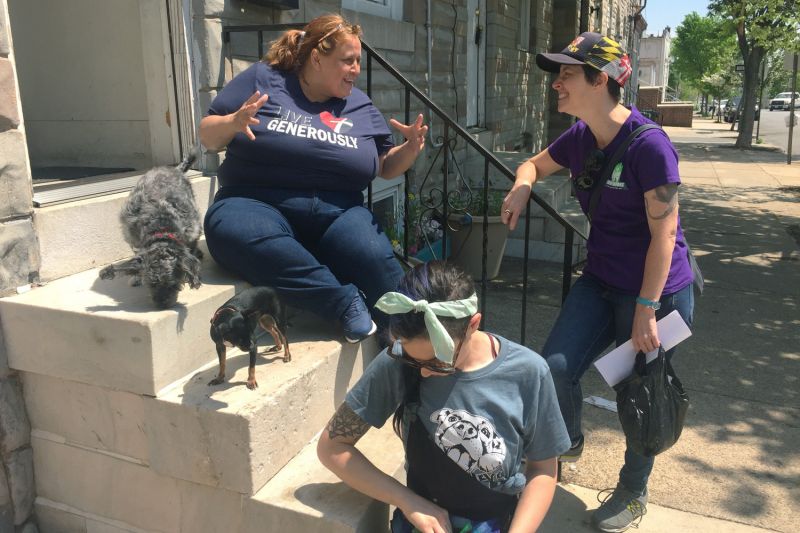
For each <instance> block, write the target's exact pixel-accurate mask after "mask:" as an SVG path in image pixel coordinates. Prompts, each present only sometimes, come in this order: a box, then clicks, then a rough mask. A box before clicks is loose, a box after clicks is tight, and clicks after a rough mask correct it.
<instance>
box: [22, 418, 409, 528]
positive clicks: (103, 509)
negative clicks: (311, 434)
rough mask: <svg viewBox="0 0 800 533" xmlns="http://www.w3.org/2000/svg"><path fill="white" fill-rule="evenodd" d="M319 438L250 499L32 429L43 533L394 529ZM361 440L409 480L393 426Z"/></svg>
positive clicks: (383, 465) (367, 451) (376, 459)
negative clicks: (325, 457) (333, 466)
mask: <svg viewBox="0 0 800 533" xmlns="http://www.w3.org/2000/svg"><path fill="white" fill-rule="evenodd" d="M316 442H317V439H316V438H314V439H312V440H311V441H310V442H309V443H307V445H306V446H305V447H304V448H303V449H302V450H301V451H300V453H298V454H297V456H296V457H295V458H294V459H292V461H290V462H289V463H288V464H287V465H286V466H285V467H284V468H283V469H282V470H281V471H280V472H279V473H278V474H277V475H276V476H275V477H273V478H272V480H270V481H269V482H268V483H267V484H266V485H265V486H264V488H262V489H261V490H260V491H259V492H258V493H256V494H255V495H253V496H251V497H248V496H247V495H244V494H240V493H237V492H233V491H228V490H224V489H214V488H211V487H206V486H204V485H198V484H195V483H191V482H186V481H182V480H177V479H174V478H170V477H166V476H160V475H158V474H156V473H154V472H153V471H152V470H151V469H148V468H147V467H146V466H144V465H141V464H138V463H136V462H133V461H130V460H127V459H125V458H121V457H120V456H116V457H115V456H113V455H109V454H99V453H94V452H92V451H90V450H88V449H86V448H83V447H79V446H72V445H69V444H64V443H61V442H57V441H55V440H53V439H52V436H49V435H43V434H42V433H41V432H34V435H33V439H32V445H33V448H34V460H35V461H36V464H37V472H36V474H37V478H36V481H37V488H38V491H39V496H38V497H37V499H36V506H35V507H36V516H37V519H38V521H39V526H40V529H41V531H42V532H43V533H122V532H134V533H176V532H181V533H190V532H191V533H220V532H225V533H263V532H270V533H272V532H276V533H277V532H280V533H323V532H325V533H384V532H386V531H387V530H388V520H389V507H388V505H386V504H384V503H381V502H378V501H375V500H372V499H371V498H368V497H366V496H364V495H362V494H360V493H358V492H356V491H354V490H352V489H350V488H349V487H347V486H346V485H345V484H344V483H342V482H341V481H340V480H339V479H338V478H336V476H334V475H333V474H332V473H331V472H330V471H329V470H327V469H326V468H325V467H324V466H322V464H321V463H320V462H319V460H318V459H317V456H316ZM357 447H358V449H359V450H361V452H362V453H363V454H364V455H365V456H366V457H368V458H369V459H370V460H372V461H373V463H375V465H376V466H377V467H378V468H380V469H381V470H383V471H384V472H387V473H389V474H390V475H393V476H394V477H396V478H398V479H399V480H401V481H402V480H403V479H404V476H405V472H404V469H403V457H404V456H403V450H402V443H401V441H400V439H399V438H397V437H396V436H395V435H394V432H393V431H392V428H391V424H389V423H387V424H386V425H385V426H384V427H383V428H381V429H379V430H376V429H372V430H371V431H370V432H368V433H367V435H366V436H364V438H362V439H361V441H359V443H358V444H357ZM39 470H43V472H39ZM55 498H58V499H55Z"/></svg>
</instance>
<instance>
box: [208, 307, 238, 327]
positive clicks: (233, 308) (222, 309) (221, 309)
mask: <svg viewBox="0 0 800 533" xmlns="http://www.w3.org/2000/svg"><path fill="white" fill-rule="evenodd" d="M223 311H233V312H234V313H238V312H239V310H238V309H236V308H235V307H231V306H230V305H223V306H222V307H220V308H219V309H217V310H216V311H215V312H214V316H212V317H211V323H212V324H213V323H214V322H215V321H216V320H217V317H219V315H220V314H222V312H223Z"/></svg>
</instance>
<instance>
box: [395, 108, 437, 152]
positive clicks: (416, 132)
mask: <svg viewBox="0 0 800 533" xmlns="http://www.w3.org/2000/svg"><path fill="white" fill-rule="evenodd" d="M389 124H391V126H392V127H393V128H394V129H396V130H397V131H398V132H399V133H400V135H402V136H403V137H405V138H406V139H407V140H408V144H409V146H410V147H411V149H412V150H413V151H414V153H415V154H419V153H420V151H422V148H423V147H424V146H425V136H426V135H427V134H428V126H427V125H424V124H423V123H422V113H420V114H419V115H417V120H415V121H414V123H413V124H412V125H410V126H407V125H406V124H403V123H401V122H398V121H396V120H395V119H393V118H390V119H389Z"/></svg>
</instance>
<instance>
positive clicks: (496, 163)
mask: <svg viewBox="0 0 800 533" xmlns="http://www.w3.org/2000/svg"><path fill="white" fill-rule="evenodd" d="M304 26H305V24H297V23H291V24H270V25H247V26H226V27H224V28H223V29H222V41H223V45H224V46H225V48H226V56H227V58H228V61H230V62H231V64H232V57H233V55H232V50H231V42H230V36H231V34H233V33H241V32H258V57H259V58H263V57H264V38H263V34H264V33H265V32H278V31H285V30H288V29H300V28H303V27H304ZM361 45H362V50H364V51H366V53H367V58H366V59H367V60H366V65H367V69H366V70H367V91H366V92H367V95H368V96H369V97H370V98H371V97H372V61H373V59H374V61H376V62H377V63H378V64H379V65H380V66H381V67H383V68H384V70H386V72H388V73H389V74H391V75H392V77H394V78H395V79H396V80H397V81H398V82H400V83H401V84H402V85H403V87H404V88H405V98H404V105H405V123H406V124H408V123H409V122H410V108H411V95H412V94H413V95H414V96H416V97H417V99H419V100H420V101H421V102H422V103H423V104H424V106H425V107H426V108H427V109H428V110H430V111H432V112H433V113H435V114H436V115H437V116H438V117H439V119H440V120H441V121H442V123H443V135H442V136H441V137H440V139H442V150H443V151H444V161H443V165H444V168H443V174H444V179H443V188H442V190H441V194H442V197H443V199H444V201H443V205H442V211H443V212H442V219H443V220H444V221H447V220H448V207H449V206H448V201H447V199H448V191H447V176H448V167H447V165H448V157H447V156H448V150H450V149H451V148H450V131H451V130H452V131H453V133H454V134H455V136H456V137H459V138H461V139H463V140H464V141H465V142H466V143H467V144H468V145H470V146H471V147H472V148H474V149H475V150H476V151H477V152H478V154H480V155H481V156H482V157H483V159H484V176H483V212H484V215H483V251H482V276H481V298H480V301H481V311H482V313H483V314H484V316H485V305H486V291H487V279H486V273H487V254H486V250H487V246H488V224H489V220H488V217H489V215H488V209H487V206H488V193H489V169H490V166H492V167H494V168H495V169H496V170H497V171H498V172H500V174H502V175H503V176H505V177H506V178H507V179H509V180H510V181H512V182H513V181H514V180H515V174H514V171H512V170H511V169H509V168H508V167H507V166H506V165H505V164H503V163H502V162H501V161H500V160H499V159H498V158H497V157H496V156H495V155H494V154H493V153H492V152H491V151H489V150H488V149H487V148H485V147H484V146H483V145H482V144H480V143H479V142H478V141H477V140H475V139H474V138H473V137H472V135H470V133H469V132H468V131H467V130H466V129H465V128H464V127H463V126H461V125H460V124H458V123H457V122H456V121H455V120H453V119H452V118H451V117H450V116H449V115H448V114H447V112H445V111H444V110H443V109H441V108H440V107H439V106H438V105H437V104H436V103H434V102H433V101H432V100H431V99H430V98H429V97H428V96H427V95H426V94H425V93H423V92H422V91H421V90H420V89H419V88H418V87H416V86H415V85H414V84H413V83H412V82H411V81H409V80H408V79H407V78H406V77H405V76H404V75H403V74H402V73H401V72H400V71H398V70H397V69H396V68H395V67H394V66H392V65H391V64H390V63H389V62H388V61H387V60H386V59H385V58H384V57H383V56H381V55H380V54H379V53H378V52H377V51H375V49H374V48H372V47H371V46H370V45H369V44H367V43H366V42H364V41H363V40H362V41H361ZM405 190H406V194H405V195H404V196H405V198H404V221H403V224H404V230H405V231H404V243H403V250H404V258H405V259H408V249H409V246H408V236H409V226H408V224H409V220H408V216H407V214H408V212H409V211H408V209H409V204H408V194H407V193H408V191H409V190H410V179H409V173H408V172H406V174H405ZM530 200H533V201H534V202H536V204H538V205H539V206H540V207H541V208H542V210H543V211H544V212H545V213H547V214H548V215H549V216H550V217H551V218H552V219H553V220H555V221H556V222H558V223H559V224H560V225H561V226H562V227H563V228H564V241H565V242H564V261H563V265H562V292H561V295H562V301H563V299H564V298H566V295H567V292H568V291H569V288H570V286H571V284H572V248H573V245H574V242H575V235H576V234H577V235H578V236H580V237H582V238H583V239H584V240H585V239H587V236H586V235H584V234H583V232H581V231H580V230H579V229H578V228H576V227H575V226H574V225H573V224H572V223H571V222H570V221H568V220H567V219H565V218H564V217H563V216H561V214H560V213H559V212H558V211H556V210H555V209H554V208H553V206H551V205H550V204H549V203H548V202H547V201H546V200H544V199H543V198H542V197H540V196H539V195H538V194H536V193H535V192H534V191H533V190H531V195H530ZM368 205H369V207H370V208H372V185H371V184H370V187H369V192H368ZM530 218H531V203H530V201H529V202H528V205H527V208H526V210H525V243H524V252H523V274H522V277H523V280H522V292H523V298H522V316H521V334H520V343H523V344H524V343H525V322H526V314H527V289H528V259H529V242H530ZM441 249H442V251H445V250H446V249H447V231H444V232H443V238H442V243H441Z"/></svg>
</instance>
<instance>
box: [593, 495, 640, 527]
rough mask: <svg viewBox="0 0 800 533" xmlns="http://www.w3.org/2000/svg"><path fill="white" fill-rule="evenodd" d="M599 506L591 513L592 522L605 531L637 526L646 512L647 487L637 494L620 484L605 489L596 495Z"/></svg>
mask: <svg viewBox="0 0 800 533" xmlns="http://www.w3.org/2000/svg"><path fill="white" fill-rule="evenodd" d="M597 500H598V501H599V502H600V507H599V508H597V510H595V512H594V513H593V514H592V524H593V525H594V526H595V527H596V528H597V529H599V530H600V531H604V532H605V533H621V532H622V531H625V530H627V529H628V528H630V527H639V522H641V521H642V517H643V516H644V515H645V514H646V513H647V489H645V491H644V494H637V493H635V492H631V491H629V490H628V489H626V488H625V487H624V486H622V484H619V485H617V487H616V488H614V489H605V490H602V491H600V493H599V494H598V495H597Z"/></svg>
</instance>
